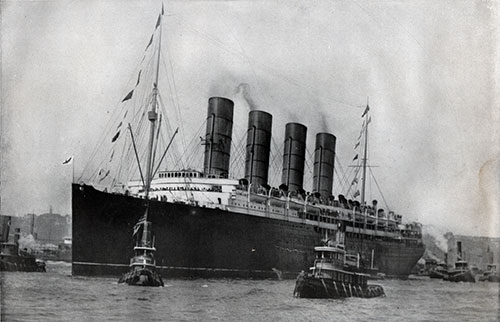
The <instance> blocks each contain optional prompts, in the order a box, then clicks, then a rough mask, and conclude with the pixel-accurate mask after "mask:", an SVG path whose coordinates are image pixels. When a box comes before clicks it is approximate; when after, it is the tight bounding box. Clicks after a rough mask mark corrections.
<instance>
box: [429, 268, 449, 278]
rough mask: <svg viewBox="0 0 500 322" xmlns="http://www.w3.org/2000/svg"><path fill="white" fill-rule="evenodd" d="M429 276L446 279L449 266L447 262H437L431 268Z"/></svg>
mask: <svg viewBox="0 0 500 322" xmlns="http://www.w3.org/2000/svg"><path fill="white" fill-rule="evenodd" d="M429 277H430V278H437V279H445V278H447V277H448V267H447V266H446V264H437V265H436V266H435V267H433V268H431V269H429Z"/></svg>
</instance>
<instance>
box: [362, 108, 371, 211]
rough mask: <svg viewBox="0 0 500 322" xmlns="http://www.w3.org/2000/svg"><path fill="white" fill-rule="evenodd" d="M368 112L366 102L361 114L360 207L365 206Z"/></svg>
mask: <svg viewBox="0 0 500 322" xmlns="http://www.w3.org/2000/svg"><path fill="white" fill-rule="evenodd" d="M369 111H370V106H369V104H368V102H367V103H366V109H365V112H364V113H363V116H364V117H365V120H364V123H365V128H364V132H365V133H364V136H365V138H364V141H365V142H364V149H363V158H362V160H361V161H362V162H361V163H362V169H363V173H362V178H361V181H362V182H361V205H362V206H366V204H365V191H366V163H367V161H368V152H367V151H368V124H369V123H370V120H371V119H370V118H369V117H368V113H369Z"/></svg>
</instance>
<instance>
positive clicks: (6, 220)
mask: <svg viewBox="0 0 500 322" xmlns="http://www.w3.org/2000/svg"><path fill="white" fill-rule="evenodd" d="M10 219H11V217H10V216H0V224H1V226H0V228H1V229H0V233H1V235H0V242H1V243H0V272H4V271H5V272H45V262H43V261H39V260H37V259H36V258H35V257H34V256H32V255H30V254H29V253H28V250H27V249H23V250H20V249H19V238H20V237H21V232H20V229H19V228H16V229H15V230H14V231H15V234H14V242H13V243H9V241H8V239H9V230H10Z"/></svg>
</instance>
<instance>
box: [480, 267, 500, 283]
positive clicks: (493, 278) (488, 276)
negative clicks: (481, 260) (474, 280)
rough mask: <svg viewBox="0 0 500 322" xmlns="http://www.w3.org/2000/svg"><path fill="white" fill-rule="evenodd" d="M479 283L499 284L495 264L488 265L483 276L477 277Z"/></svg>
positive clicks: (499, 276) (499, 277)
mask: <svg viewBox="0 0 500 322" xmlns="http://www.w3.org/2000/svg"><path fill="white" fill-rule="evenodd" d="M479 281H481V282H482V281H488V282H497V283H498V282H500V274H499V273H498V270H497V266H496V265H495V264H488V266H487V267H486V271H485V272H484V273H483V275H481V276H479Z"/></svg>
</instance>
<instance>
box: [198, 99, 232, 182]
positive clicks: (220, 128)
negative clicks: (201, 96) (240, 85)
mask: <svg viewBox="0 0 500 322" xmlns="http://www.w3.org/2000/svg"><path fill="white" fill-rule="evenodd" d="M233 106H234V103H233V101H231V100H229V99H227V98H222V97H211V98H210V99H209V100H208V113H207V130H206V135H205V142H204V144H205V161H204V167H203V168H204V172H205V174H213V175H216V176H224V177H227V175H228V172H229V159H230V156H231V136H232V132H233Z"/></svg>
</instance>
